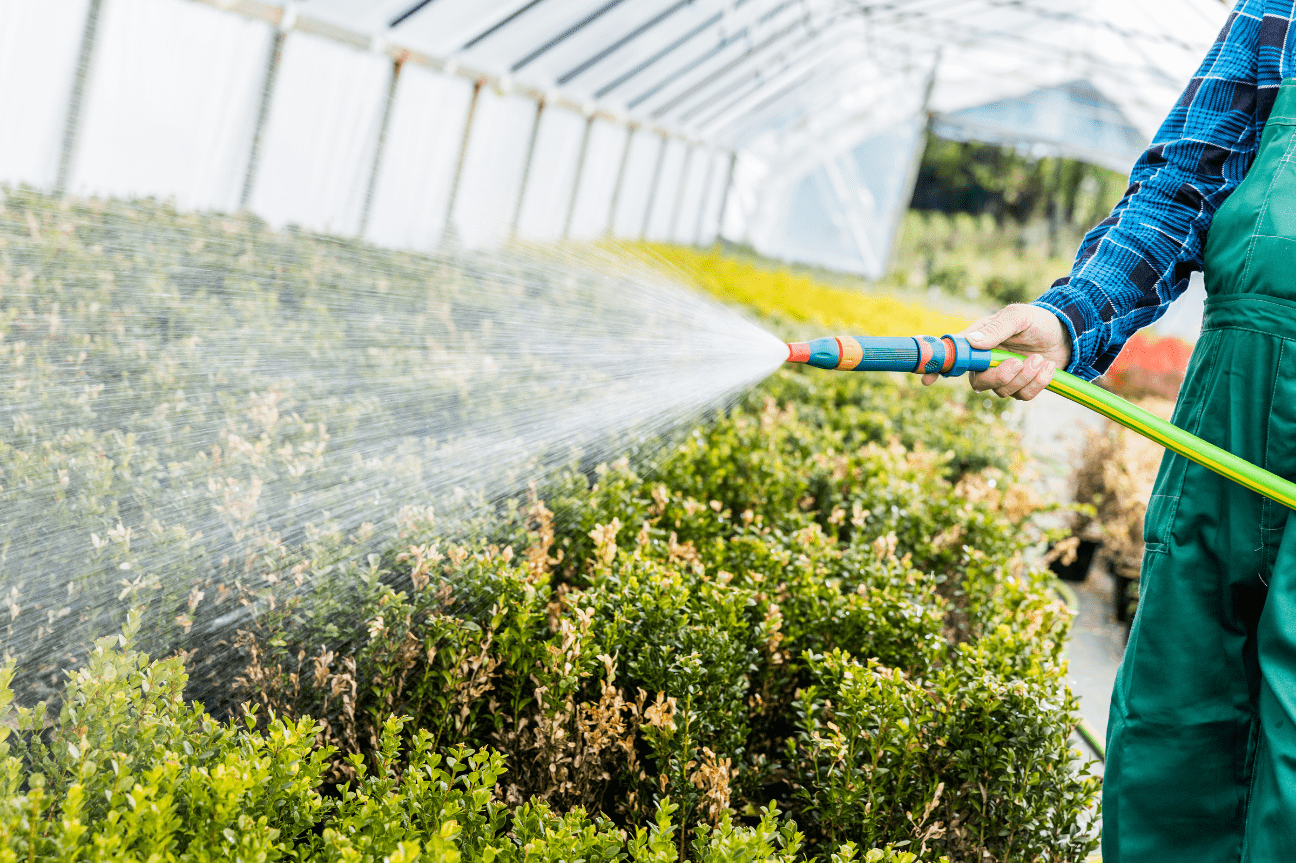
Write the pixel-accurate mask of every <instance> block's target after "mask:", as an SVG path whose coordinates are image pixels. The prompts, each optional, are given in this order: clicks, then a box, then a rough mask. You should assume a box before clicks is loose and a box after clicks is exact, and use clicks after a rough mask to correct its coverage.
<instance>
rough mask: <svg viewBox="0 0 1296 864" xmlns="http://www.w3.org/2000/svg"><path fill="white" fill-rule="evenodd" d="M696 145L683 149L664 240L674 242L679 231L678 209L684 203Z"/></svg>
mask: <svg viewBox="0 0 1296 864" xmlns="http://www.w3.org/2000/svg"><path fill="white" fill-rule="evenodd" d="M696 150H697V148H696V147H689V148H688V149H687V150H685V151H684V165H683V166H682V167H681V168H680V179H679V188H678V189H676V190H675V205H674V206H673V207H671V218H670V226H669V227H668V228H667V229H666V242H667V243H674V242H675V238H676V237H677V236H678V233H679V217H680V209H681V208H682V207H683V205H684V190H685V189H687V188H688V175H689V170H690V169H691V168H692V167H693V153H694V152H695V151H696Z"/></svg>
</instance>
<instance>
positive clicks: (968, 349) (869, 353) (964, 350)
mask: <svg viewBox="0 0 1296 864" xmlns="http://www.w3.org/2000/svg"><path fill="white" fill-rule="evenodd" d="M787 359H788V362H789V363H806V364H808V365H810V366H817V367H818V368H820V369H838V370H841V371H852V372H916V373H919V374H921V373H925V372H936V373H939V374H941V375H944V376H945V377H946V378H950V377H953V376H956V375H962V374H963V373H964V372H984V371H985V370H986V369H989V368H990V352H989V351H982V350H980V349H979V348H973V347H972V346H971V344H969V343H968V341H967V339H965V338H964V337H962V336H952V335H950V334H946V335H944V336H942V337H940V338H939V339H937V338H936V337H935V336H823V337H820V338H818V339H811V340H810V341H809V342H791V343H789V344H788V358H787Z"/></svg>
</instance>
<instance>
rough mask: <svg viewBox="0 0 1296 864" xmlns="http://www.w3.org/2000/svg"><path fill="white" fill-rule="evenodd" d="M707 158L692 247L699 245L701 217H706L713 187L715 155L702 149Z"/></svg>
mask: <svg viewBox="0 0 1296 864" xmlns="http://www.w3.org/2000/svg"><path fill="white" fill-rule="evenodd" d="M702 149H703V152H704V153H705V154H706V157H707V167H706V176H705V178H704V179H703V180H702V195H701V197H699V198H698V209H697V216H696V217H694V219H693V234H692V237H693V245H694V246H699V245H701V244H700V243H699V242H698V241H699V240H700V239H701V237H702V217H704V216H706V211H707V208H708V207H709V206H710V205H711V191H712V189H713V188H714V186H715V166H716V156H717V155H719V154H717V153H716V152H715V151H714V150H710V149H708V148H702Z"/></svg>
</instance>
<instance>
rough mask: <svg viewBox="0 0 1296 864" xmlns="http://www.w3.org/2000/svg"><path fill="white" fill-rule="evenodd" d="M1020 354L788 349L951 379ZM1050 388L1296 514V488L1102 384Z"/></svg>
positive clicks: (833, 345)
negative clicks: (1111, 391)
mask: <svg viewBox="0 0 1296 864" xmlns="http://www.w3.org/2000/svg"><path fill="white" fill-rule="evenodd" d="M1013 359H1017V360H1020V359H1022V357H1021V355H1020V354H1014V353H1012V352H1011V351H1003V350H1000V349H998V348H996V349H992V350H989V351H985V350H982V349H979V348H973V347H972V346H971V344H970V343H969V342H968V340H967V339H965V338H963V337H962V336H951V335H948V334H947V335H945V336H942V337H940V338H939V339H937V338H935V337H933V336H899V337H895V336H892V337H883V336H859V337H856V336H827V337H822V338H819V339H811V340H810V341H809V342H792V343H789V344H788V357H787V362H789V363H806V364H808V365H810V366H817V367H818V368H820V369H836V370H841V371H855V372H887V371H890V372H915V373H918V374H923V373H928V372H936V373H939V374H941V375H943V376H945V377H947V378H950V377H956V376H959V375H962V374H963V373H964V372H984V371H985V370H987V369H990V368H991V367H994V366H998V365H999V364H1000V363H1002V362H1004V361H1005V360H1013ZM1048 389H1049V390H1052V391H1053V392H1054V393H1057V394H1059V395H1061V396H1065V397H1066V398H1067V399H1070V400H1071V401H1072V402H1076V403H1078V404H1080V405H1083V406H1084V407H1086V408H1088V409H1090V410H1092V411H1096V412H1098V413H1099V414H1101V415H1103V416H1104V417H1106V418H1107V419H1109V420H1112V421H1114V422H1116V423H1119V424H1120V425H1122V426H1124V427H1125V428H1127V429H1132V430H1133V431H1135V432H1137V433H1138V434H1140V435H1142V436H1144V437H1145V438H1147V439H1149V440H1151V441H1155V442H1156V443H1157V444H1160V445H1161V446H1162V447H1165V448H1166V449H1167V450H1170V451H1173V452H1175V453H1178V454H1179V455H1180V456H1183V457H1185V458H1187V459H1191V460H1192V461H1193V462H1196V463H1197V464H1198V465H1202V466H1204V467H1206V468H1209V469H1210V470H1211V471H1214V472H1215V473H1217V474H1219V475H1221V476H1223V477H1227V478H1228V479H1230V480H1232V481H1234V482H1236V483H1239V484H1241V485H1242V486H1244V487H1246V488H1247V489H1250V490H1251V491H1252V492H1258V493H1260V494H1261V495H1263V496H1265V497H1266V498H1269V499H1272V500H1274V501H1277V502H1278V503H1279V504H1282V505H1283V506H1285V507H1290V508H1292V509H1293V510H1296V483H1292V482H1291V481H1289V480H1285V479H1283V478H1282V477H1279V476H1278V475H1277V474H1274V473H1273V472H1271V471H1266V470H1265V469H1263V468H1261V467H1260V466H1259V465H1254V464H1252V463H1250V462H1248V461H1246V460H1245V459H1241V458H1239V457H1237V456H1235V455H1233V454H1232V453H1230V452H1228V451H1227V450H1224V449H1222V448H1220V447H1216V446H1215V445H1214V444H1211V443H1210V442H1208V441H1203V440H1202V439H1201V438H1198V437H1197V436H1196V435H1193V434H1191V433H1189V432H1185V431H1184V430H1182V429H1180V428H1179V427H1178V426H1175V425H1174V424H1173V423H1170V422H1169V421H1167V420H1162V419H1161V418H1160V417H1158V416H1156V415H1155V414H1152V413H1151V412H1149V411H1144V410H1143V409H1142V408H1140V407H1138V406H1137V405H1134V404H1131V403H1130V402H1127V401H1126V400H1124V399H1122V398H1121V397H1119V396H1117V395H1116V394H1114V393H1110V392H1108V391H1106V390H1104V389H1102V388H1101V387H1099V386H1097V385H1096V384H1091V383H1090V382H1088V381H1085V380H1083V379H1081V378H1077V377H1076V376H1074V375H1071V374H1070V373H1067V372H1063V371H1061V370H1060V369H1059V370H1058V371H1056V372H1054V373H1053V380H1052V382H1050V383H1049V385H1048Z"/></svg>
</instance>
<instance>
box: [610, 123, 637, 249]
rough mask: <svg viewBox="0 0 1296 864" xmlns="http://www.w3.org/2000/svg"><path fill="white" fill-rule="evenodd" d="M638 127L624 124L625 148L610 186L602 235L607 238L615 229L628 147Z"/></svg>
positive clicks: (628, 160) (628, 157)
mask: <svg viewBox="0 0 1296 864" xmlns="http://www.w3.org/2000/svg"><path fill="white" fill-rule="evenodd" d="M638 131H639V127H638V126H637V125H636V124H634V123H627V124H626V141H625V148H624V149H623V150H622V151H621V165H620V166H619V167H618V168H617V176H616V183H615V184H613V186H612V201H611V203H610V204H609V205H608V220H607V230H606V231H605V232H603V233H605V234H607V235H608V236H609V237H610V236H612V233H613V231H614V230H615V229H616V212H617V206H618V205H619V204H620V203H621V187H623V186H624V185H625V173H626V165H628V164H629V163H630V146H631V145H632V144H633V143H634V137H635V133H636V132H638Z"/></svg>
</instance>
